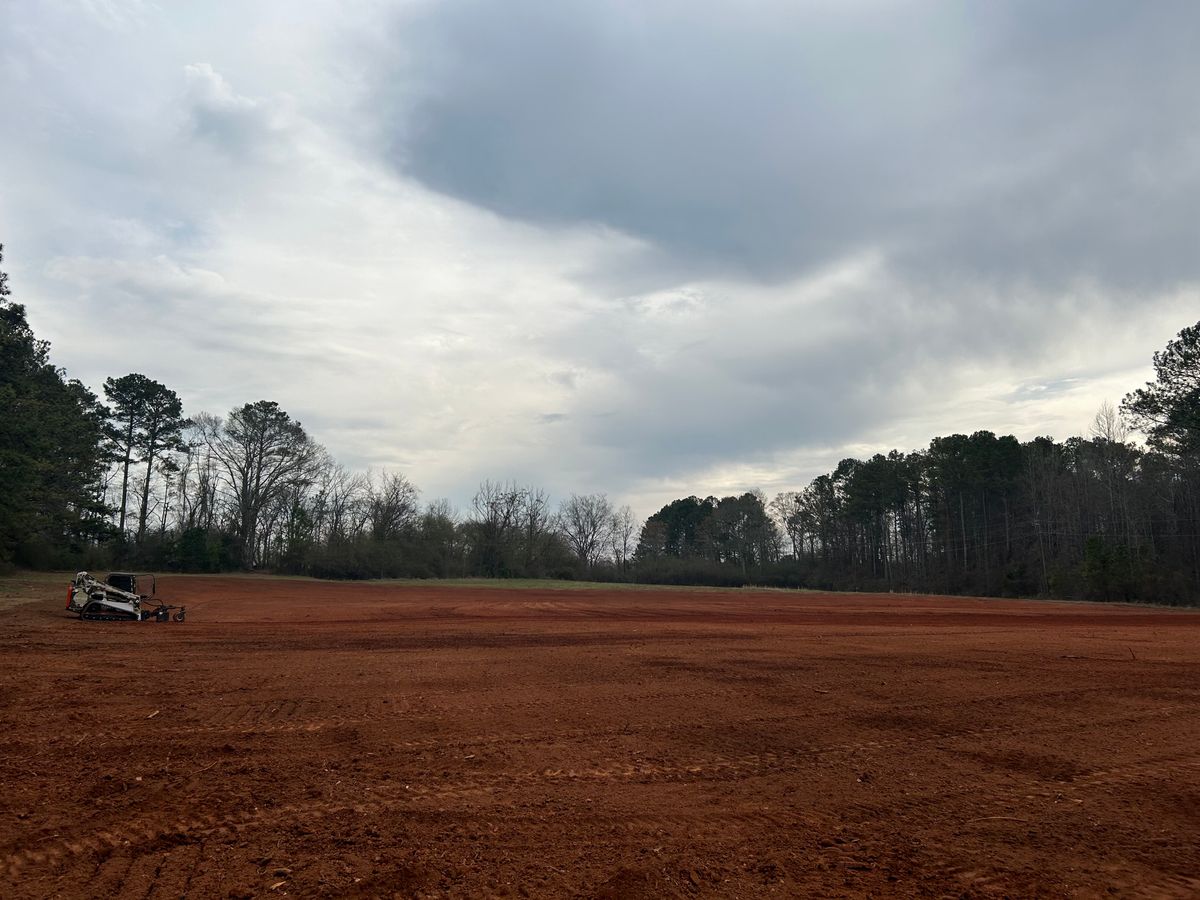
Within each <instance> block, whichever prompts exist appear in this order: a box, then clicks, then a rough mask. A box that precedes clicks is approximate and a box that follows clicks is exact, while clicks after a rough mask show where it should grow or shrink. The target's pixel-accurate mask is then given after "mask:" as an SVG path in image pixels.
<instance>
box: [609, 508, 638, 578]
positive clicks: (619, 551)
mask: <svg viewBox="0 0 1200 900" xmlns="http://www.w3.org/2000/svg"><path fill="white" fill-rule="evenodd" d="M637 530H638V528H637V519H636V518H635V517H634V515H633V510H632V509H631V508H630V507H629V506H628V505H625V506H622V507H621V508H620V509H618V510H617V511H616V512H614V513H613V514H612V521H611V523H610V525H609V544H610V545H611V547H612V555H613V562H615V563H616V564H617V568H618V569H620V570H621V571H622V572H627V571H628V570H629V561H630V557H631V556H632V554H633V549H634V540H633V536H634V535H635V534H636V533H637Z"/></svg>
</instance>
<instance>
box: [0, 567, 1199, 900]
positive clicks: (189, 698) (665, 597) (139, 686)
mask: <svg viewBox="0 0 1200 900" xmlns="http://www.w3.org/2000/svg"><path fill="white" fill-rule="evenodd" d="M65 581H66V579H65V577H64V578H63V579H57V578H56V579H54V580H48V579H45V578H42V579H40V580H35V581H21V580H14V579H9V580H5V581H0V640H2V642H3V643H2V645H0V646H2V648H3V656H2V665H0V697H2V698H3V700H2V701H0V761H2V764H3V765H2V769H0V771H2V772H3V790H2V791H0V864H2V868H0V895H3V896H5V897H25V896H49V895H62V896H76V895H91V896H108V895H112V896H116V895H118V894H119V895H121V896H131V897H141V896H149V897H159V896H162V897H169V896H176V897H178V896H183V895H186V896H189V897H201V896H203V897H207V896H221V897H224V896H247V897H248V896H256V895H265V896H276V895H281V894H297V893H299V894H304V895H313V894H318V895H319V894H338V895H346V894H349V895H362V896H373V895H379V896H386V897H390V896H393V895H394V894H396V893H398V894H400V895H401V896H409V895H414V894H415V895H426V894H428V895H443V894H449V895H505V894H512V895H520V896H525V895H532V896H544V895H582V896H597V895H598V896H611V897H639V896H644V897H663V896H667V897H670V896H704V895H720V896H743V897H756V896H761V895H765V894H771V893H774V894H777V895H792V896H795V895H812V896H842V895H845V894H848V893H874V894H877V895H880V894H882V895H887V894H920V895H931V896H941V895H953V896H962V895H964V894H966V895H968V896H991V895H1000V894H1010V895H1038V894H1041V895H1048V896H1062V895H1068V894H1074V895H1079V896H1094V895H1111V894H1116V895H1118V896H1135V895H1145V896H1171V895H1178V896H1194V895H1196V894H1197V893H1198V892H1200V849H1198V848H1200V786H1198V785H1197V776H1198V775H1200V614H1197V613H1190V612H1176V611H1170V610H1153V609H1132V608H1128V607H1101V606H1092V605H1082V604H1080V605H1076V604H1055V603H1025V602H1011V601H1000V600H987V601H984V600H967V599H955V598H933V597H910V596H870V595H824V594H811V593H795V594H793V593H782V592H759V593H756V592H750V591H733V592H719V591H679V590H656V591H650V590H636V591H635V590H624V591H622V590H611V591H610V590H576V591H567V590H540V589H521V590H505V589H496V588H488V587H464V586H445V585H409V584H399V585H398V584H331V583H320V582H313V581H305V580H291V579H265V578H162V579H160V582H159V586H160V590H159V594H160V596H162V597H164V598H166V599H168V600H173V601H176V602H178V601H184V602H186V603H187V604H188V606H189V611H188V616H189V617H188V621H187V622H186V623H184V624H182V625H176V624H175V623H171V624H165V625H164V624H154V623H144V624H118V623H85V622H80V621H78V620H75V619H72V618H68V617H66V616H65V614H64V613H63V611H62V605H63V602H64V599H65V598H64V595H65Z"/></svg>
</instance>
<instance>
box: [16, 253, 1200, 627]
mask: <svg viewBox="0 0 1200 900" xmlns="http://www.w3.org/2000/svg"><path fill="white" fill-rule="evenodd" d="M2 251H3V247H2V246H0V254H2ZM2 259H3V257H2V255H0V261H2ZM1154 364H1155V372H1156V379H1155V381H1153V382H1151V383H1150V384H1148V385H1146V386H1145V387H1144V388H1142V389H1140V390H1137V391H1134V392H1133V393H1131V394H1130V395H1128V396H1127V397H1126V398H1125V401H1124V402H1123V403H1122V405H1121V409H1120V410H1117V409H1115V408H1113V407H1111V406H1108V405H1106V406H1105V407H1103V408H1102V409H1101V411H1100V413H1099V414H1098V415H1097V418H1096V421H1095V423H1094V425H1093V427H1092V430H1091V434H1089V435H1088V436H1087V437H1073V438H1070V439H1068V440H1066V441H1063V442H1057V441H1054V440H1053V439H1051V438H1049V437H1039V438H1035V439H1034V440H1032V441H1027V442H1023V443H1022V442H1020V441H1018V440H1017V439H1016V438H1015V437H1012V436H1011V435H1007V436H997V435H995V434H993V433H992V432H989V431H979V432H975V433H974V434H970V435H964V434H954V435H949V436H946V437H939V438H935V439H934V440H933V441H932V442H931V443H930V445H929V447H928V448H926V449H924V450H919V451H914V452H907V453H906V452H901V451H898V450H893V451H892V452H890V453H888V454H877V455H875V456H873V457H871V458H870V459H866V460H858V459H846V460H843V461H842V462H841V463H839V464H838V466H837V467H836V468H835V469H834V470H833V471H832V472H830V473H828V474H825V475H821V476H819V477H818V478H816V479H814V480H813V481H812V483H811V484H809V485H808V486H807V487H804V488H803V489H799V490H794V491H785V492H783V493H780V494H779V495H777V496H776V497H774V498H773V499H771V500H768V499H767V497H766V496H765V495H763V494H762V493H761V492H757V491H752V492H747V493H744V494H740V495H733V496H728V497H721V498H718V497H706V498H699V497H695V496H693V497H686V498H682V499H679V500H675V501H673V502H671V503H668V504H667V505H665V506H664V507H663V508H662V509H660V510H659V511H658V512H656V513H654V514H653V515H652V516H650V517H649V518H648V519H647V520H646V521H645V522H644V523H639V522H638V521H637V520H636V518H635V516H634V513H633V511H632V510H631V509H630V508H629V507H628V506H623V507H620V508H615V507H614V505H613V504H612V503H611V502H610V501H609V500H608V498H607V497H606V496H605V495H604V494H586V495H576V494H572V495H571V496H569V497H568V498H566V499H565V500H563V501H561V502H560V503H558V504H554V503H552V499H551V497H550V495H549V494H548V493H547V492H546V491H545V490H544V489H542V488H539V487H537V486H536V485H522V484H517V483H514V482H502V481H485V482H484V483H483V484H481V485H480V486H479V489H478V491H477V492H476V494H475V495H474V497H473V498H472V501H471V505H470V508H469V509H467V510H465V511H462V512H459V511H457V510H455V509H453V508H452V506H451V505H450V504H449V503H448V502H447V501H446V500H442V499H435V500H432V501H428V502H422V500H421V496H420V492H419V490H418V489H417V487H416V486H415V485H414V484H412V483H411V482H410V481H409V480H408V479H407V478H406V477H405V476H404V475H403V474H401V473H398V472H374V471H371V472H357V473H356V472H351V471H348V470H347V469H346V468H344V467H343V466H341V465H340V464H339V463H338V462H337V461H336V460H335V459H333V458H332V456H331V455H330V454H329V453H328V452H327V451H326V450H325V448H324V447H322V446H321V445H320V444H319V443H317V442H316V441H315V440H314V439H313V438H312V437H311V436H310V435H309V434H308V432H307V431H306V429H305V428H304V427H303V425H302V424H301V423H300V422H298V421H296V420H295V419H294V418H292V416H290V415H289V414H288V413H287V412H286V411H285V410H283V409H282V408H281V407H280V406H279V405H278V404H277V403H275V402H273V401H269V400H262V401H257V402H252V403H246V404H243V405H242V406H239V407H237V408H235V409H233V410H231V411H230V412H229V413H228V414H227V415H225V416H223V417H218V416H215V415H211V414H207V413H199V414H196V415H194V416H190V417H188V416H185V414H184V410H183V404H182V402H181V400H180V398H179V396H178V395H177V394H176V392H175V391H173V390H172V389H171V388H169V387H167V386H166V385H163V384H161V383H159V382H157V381H155V380H153V379H151V378H148V377H146V376H145V375H142V374H140V373H130V374H127V375H123V376H119V377H113V378H108V379H106V380H105V382H104V385H103V399H101V398H100V397H98V396H97V395H96V394H94V393H92V392H91V391H90V390H89V389H88V388H87V387H86V386H84V385H83V384H81V383H80V382H79V381H77V380H74V379H69V378H68V377H67V375H66V373H65V372H64V371H63V370H62V369H59V368H57V367H56V366H54V365H53V364H52V363H51V361H50V359H49V345H48V343H47V342H45V341H42V340H39V339H37V338H36V337H35V336H34V334H33V332H32V330H31V329H30V327H29V325H28V322H27V320H26V314H25V308H24V307H23V306H22V305H21V304H19V303H15V302H13V301H11V300H10V299H9V289H8V285H7V276H5V275H4V273H3V272H0V567H4V566H8V567H11V566H13V565H21V566H27V567H31V568H75V567H88V568H98V569H100V568H105V567H108V566H118V565H119V566H135V565H136V566H139V567H147V568H155V569H159V570H182V571H199V572H215V571H225V570H232V569H267V570H272V571H278V572H285V573H296V574H309V575H314V576H318V577H329V578H388V577H466V576H487V577H528V578H542V577H558V578H580V577H589V578H600V579H614V580H640V581H647V582H661V583H689V584H721V585H743V584H759V585H778V586H790V587H814V588H824V589H856V590H902V591H929V592H943V593H964V594H981V595H997V594H999V595H1012V596H1032V595H1042V596H1057V597H1088V598H1095V599H1121V600H1139V601H1157V602H1171V603H1179V602H1194V601H1195V600H1196V599H1198V598H1200V464H1198V459H1200V323H1198V324H1197V325H1196V326H1194V327H1192V328H1185V329H1184V330H1183V331H1182V332H1181V333H1180V335H1179V337H1178V338H1177V339H1175V340H1173V341H1172V342H1171V343H1170V344H1168V346H1167V348H1166V349H1165V350H1163V351H1161V352H1160V353H1157V354H1155V357H1154ZM1130 428H1136V429H1138V430H1140V431H1141V432H1142V433H1144V434H1145V435H1146V437H1147V440H1146V443H1145V445H1144V446H1140V445H1137V444H1135V443H1133V442H1131V441H1130V439H1129V438H1130Z"/></svg>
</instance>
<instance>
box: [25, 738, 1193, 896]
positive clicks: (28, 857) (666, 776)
mask: <svg viewBox="0 0 1200 900" xmlns="http://www.w3.org/2000/svg"><path fill="white" fill-rule="evenodd" d="M899 743H903V741H899V740H898V741H895V742H889V743H888V744H884V743H880V742H867V743H865V744H859V743H855V744H846V745H837V746H829V747H819V748H806V749H797V750H793V751H786V752H767V753H747V754H740V755H711V754H710V755H705V756H703V757H700V758H693V759H691V760H687V761H683V760H675V761H672V760H663V761H655V762H651V761H638V762H631V761H629V760H624V759H622V760H609V761H605V762H602V763H600V764H599V765H593V766H581V767H563V768H543V769H534V770H526V771H522V772H513V773H507V772H501V773H479V774H478V775H475V776H472V777H470V778H467V779H460V780H456V781H453V782H450V783H448V784H440V785H439V784H434V785H432V786H431V785H428V784H416V785H413V784H408V785H403V786H400V787H389V788H386V789H380V788H378V787H377V788H375V789H373V790H372V791H371V794H372V796H371V797H369V798H367V797H363V798H361V799H360V800H358V801H357V802H349V801H344V800H333V799H330V800H311V801H304V802H299V803H285V804H281V805H278V806H273V807H266V808H260V809H254V810H241V811H238V812H235V813H232V814H229V815H227V816H221V815H217V814H214V813H207V814H204V815H200V816H196V817H191V818H188V817H183V818H178V819H172V820H169V821H165V820H162V819H157V818H150V819H143V820H134V821H133V822H130V823H128V824H126V825H124V826H120V827H118V828H109V829H102V830H99V831H97V832H95V833H94V834H91V835H86V836H83V837H79V838H75V839H72V840H64V841H61V842H60V843H58V844H55V845H50V846H44V847H42V848H39V849H28V850H25V851H18V852H15V853H10V854H9V855H8V856H7V857H6V860H5V867H6V870H7V872H8V874H9V875H10V876H12V877H15V876H16V875H18V874H19V873H20V872H21V871H23V870H24V869H26V868H28V867H30V866H41V865H47V864H57V863H59V862H61V861H62V860H64V859H68V858H70V857H75V856H80V855H82V854H86V853H100V854H103V853H106V852H107V853H111V852H113V851H115V850H118V849H121V848H126V847H127V848H130V850H131V851H132V850H135V849H136V848H138V847H139V846H143V845H145V846H146V847H147V848H148V851H152V850H154V849H161V843H162V842H163V841H166V842H167V844H168V845H170V844H178V843H188V842H192V841H195V840H196V839H218V838H228V837H232V836H234V835H236V834H239V833H241V832H242V831H245V830H247V829H250V828H259V827H264V826H281V825H289V824H303V823H305V822H307V821H311V820H315V819H320V818H326V817H328V816H330V815H334V814H337V813H341V812H354V813H358V814H363V815H365V814H369V813H377V812H382V811H384V810H386V809H389V808H393V807H397V806H403V805H408V804H413V803H415V802H417V801H445V800H450V799H466V798H479V797H485V796H488V795H494V794H496V793H499V792H502V791H506V790H507V791H512V790H516V789H523V788H527V787H528V786H529V785H531V784H543V785H545V784H553V783H556V782H557V783H572V782H580V783H587V782H595V783H601V784H602V783H607V782H611V781H626V782H632V783H639V784H652V783H662V782H677V783H679V782H697V781H733V780H741V779H745V778H753V777H760V776H764V775H784V774H788V773H790V772H794V771H795V770H797V769H798V768H800V767H802V766H803V765H804V764H805V763H811V762H812V761H813V760H814V759H815V758H818V757H820V756H823V755H826V754H830V753H842V752H847V751H854V750H858V749H861V748H862V747H871V748H881V749H882V748H884V747H886V746H889V745H894V744H899ZM1181 770H1183V771H1187V772H1195V773H1200V760H1197V759H1196V757H1195V754H1194V753H1190V752H1189V753H1179V754H1171V755H1168V756H1163V757H1160V758H1158V759H1156V760H1151V761H1148V762H1147V761H1143V762H1140V763H1136V764H1131V765H1129V766H1122V767H1119V768H1115V769H1111V770H1107V771H1104V772H1097V773H1092V774H1091V775H1089V776H1087V777H1086V778H1084V779H1082V780H1080V781H1076V782H1074V783H1072V784H1071V785H1070V789H1072V790H1078V789H1080V788H1083V787H1095V786H1100V785H1106V786H1111V785H1114V784H1121V783H1133V782H1136V781H1140V780H1145V778H1146V777H1155V776H1159V777H1167V776H1169V775H1172V774H1174V775H1178V774H1179V772H1180V771H1181ZM1064 786H1065V785H1064ZM974 793H975V791H974V789H973V788H971V787H960V788H958V789H954V790H947V791H935V792H933V793H929V792H922V793H921V794H920V795H919V796H915V797H913V798H911V799H909V800H908V801H906V802H901V803H899V804H897V803H896V802H895V801H894V800H893V801H891V802H889V804H888V807H889V809H890V810H891V811H892V812H893V814H894V812H895V811H896V810H897V809H898V808H899V807H905V808H907V807H912V806H929V805H930V804H931V803H934V802H944V801H946V800H951V799H955V798H961V797H969V796H973V795H974ZM1006 793H1009V794H1017V793H1021V794H1025V795H1028V794H1031V793H1032V794H1033V795H1037V796H1044V797H1049V796H1051V795H1053V794H1054V793H1055V792H1053V791H1050V790H1042V791H1040V792H1039V791H1037V790H1034V791H1030V790H1029V788H1028V785H1025V784H1018V785H1013V786H1012V787H1011V788H1010V789H1008V790H1007V791H1006ZM1059 793H1061V791H1059ZM875 806H876V805H875V804H871V803H869V802H865V803H853V804H850V805H849V806H848V807H846V810H847V811H851V810H853V811H856V812H859V813H860V814H861V813H869V814H870V815H874V814H875V813H877V811H878V810H877V809H876V808H875ZM764 815H766V814H764ZM776 816H777V817H778V814H776ZM688 818H689V817H678V819H677V821H679V822H686V821H687V820H688ZM755 818H756V819H759V818H762V816H757V815H756V816H755ZM660 820H662V817H656V818H655V819H649V820H646V821H660ZM633 821H634V822H637V821H639V820H638V819H636V818H635V819H634V820H633ZM789 821H794V820H791V819H789Z"/></svg>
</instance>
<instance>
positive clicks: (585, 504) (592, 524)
mask: <svg viewBox="0 0 1200 900" xmlns="http://www.w3.org/2000/svg"><path fill="white" fill-rule="evenodd" d="M612 518H613V508H612V503H610V502H609V500H608V497H606V496H605V495H604V494H584V495H582V496H580V495H579V494H572V495H571V496H570V498H569V499H567V500H564V501H563V503H562V506H560V507H559V511H558V522H559V532H560V533H561V534H562V536H563V539H564V540H565V541H566V542H567V546H569V547H570V548H571V549H572V550H573V551H574V553H575V555H576V556H577V557H579V561H580V562H581V563H583V564H584V565H585V566H590V565H593V564H595V563H596V562H598V561H599V560H600V559H601V557H602V556H603V555H604V551H605V549H606V544H607V543H608V538H609V533H610V529H611V528H612Z"/></svg>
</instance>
